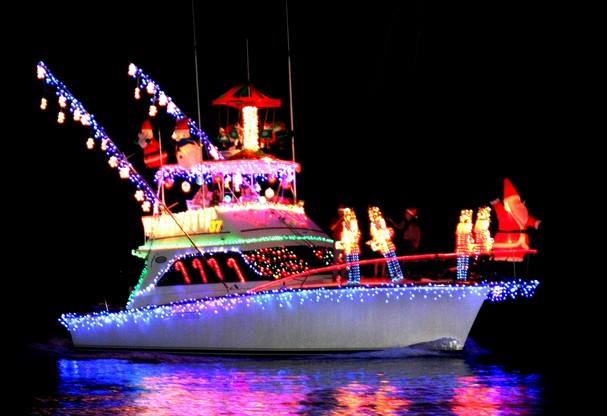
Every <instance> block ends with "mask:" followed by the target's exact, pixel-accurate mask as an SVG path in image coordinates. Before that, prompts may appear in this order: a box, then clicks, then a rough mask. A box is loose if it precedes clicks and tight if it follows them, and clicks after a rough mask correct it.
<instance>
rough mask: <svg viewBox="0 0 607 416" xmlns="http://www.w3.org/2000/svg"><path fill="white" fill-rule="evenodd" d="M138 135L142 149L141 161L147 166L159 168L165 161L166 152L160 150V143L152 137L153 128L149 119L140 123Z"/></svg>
mask: <svg viewBox="0 0 607 416" xmlns="http://www.w3.org/2000/svg"><path fill="white" fill-rule="evenodd" d="M138 137H139V141H138V143H139V146H141V148H142V149H143V162H144V163H145V165H146V166H147V167H148V168H151V169H155V168H159V167H160V166H161V165H163V164H165V163H166V161H167V157H168V154H167V152H165V151H163V152H160V143H158V140H156V139H155V138H154V130H153V129H152V123H150V121H149V120H145V121H144V122H143V123H142V124H141V131H140V132H139V134H138Z"/></svg>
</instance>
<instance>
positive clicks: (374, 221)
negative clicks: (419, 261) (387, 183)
mask: <svg viewBox="0 0 607 416" xmlns="http://www.w3.org/2000/svg"><path fill="white" fill-rule="evenodd" d="M369 222H370V231H371V240H370V241H368V242H367V244H369V245H370V246H371V249H372V250H373V251H379V252H380V253H381V254H382V255H383V256H384V257H385V258H386V260H387V261H386V263H387V264H388V274H389V275H390V278H391V279H392V281H393V282H396V281H398V280H400V279H402V278H403V272H402V269H401V268H400V264H399V263H398V260H395V258H396V253H395V251H394V250H395V248H394V244H393V243H392V237H391V235H390V230H389V229H388V227H387V226H386V220H384V217H383V215H382V214H381V211H380V210H379V208H378V207H369Z"/></svg>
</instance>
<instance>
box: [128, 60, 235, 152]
mask: <svg viewBox="0 0 607 416" xmlns="http://www.w3.org/2000/svg"><path fill="white" fill-rule="evenodd" d="M128 74H129V76H131V77H132V78H135V79H136V80H137V87H136V88H135V98H137V99H139V97H140V92H139V91H140V89H141V88H145V89H146V91H147V92H148V94H150V95H152V97H151V98H150V101H151V104H156V103H157V104H158V105H159V106H161V107H164V106H166V108H167V113H168V114H170V115H171V116H172V117H173V118H174V119H175V120H181V119H183V118H186V117H187V116H186V115H185V114H184V113H183V111H181V109H180V108H179V107H177V105H176V104H175V103H174V102H173V99H172V98H171V97H169V96H168V95H167V94H166V93H165V92H164V91H162V90H161V89H160V86H159V85H158V83H157V82H155V81H154V80H153V79H152V78H150V77H149V76H148V75H147V74H146V73H145V72H143V70H142V69H141V68H138V67H137V66H136V65H135V64H132V63H131V64H129V70H128ZM188 124H189V127H190V131H191V132H192V134H193V135H194V136H196V137H197V138H199V139H200V141H201V142H202V144H204V146H205V148H206V149H207V151H208V153H209V155H210V156H211V157H212V158H213V159H215V160H223V159H224V157H223V155H222V154H221V152H219V151H218V150H217V148H216V147H215V146H214V145H213V144H212V143H211V141H210V140H209V137H208V136H207V134H206V133H205V132H204V131H202V130H201V129H200V127H198V126H197V125H196V123H195V122H194V121H193V120H191V119H190V120H189V123H188Z"/></svg>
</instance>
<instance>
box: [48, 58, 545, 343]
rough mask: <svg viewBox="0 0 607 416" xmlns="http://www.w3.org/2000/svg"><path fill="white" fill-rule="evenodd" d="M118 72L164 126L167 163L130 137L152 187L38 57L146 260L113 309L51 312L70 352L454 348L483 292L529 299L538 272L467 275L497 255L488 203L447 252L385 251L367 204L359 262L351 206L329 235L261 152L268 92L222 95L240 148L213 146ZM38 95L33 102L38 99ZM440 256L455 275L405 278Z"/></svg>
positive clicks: (154, 91) (144, 85)
mask: <svg viewBox="0 0 607 416" xmlns="http://www.w3.org/2000/svg"><path fill="white" fill-rule="evenodd" d="M128 73H129V75H130V76H131V77H133V78H134V79H135V80H136V87H135V97H136V98H137V97H140V96H141V95H143V94H147V95H148V98H150V102H151V104H150V111H149V114H150V116H154V115H155V114H156V113H157V112H158V111H166V113H167V114H168V115H170V116H172V117H173V118H174V119H175V121H176V128H175V132H174V134H173V137H172V140H174V141H175V146H176V148H177V154H176V158H175V160H176V163H172V164H170V163H169V164H165V162H166V161H167V158H166V155H165V153H164V152H166V150H165V151H163V150H162V144H161V143H158V144H156V143H155V142H154V141H155V140H156V139H155V138H154V137H153V136H154V135H153V134H152V135H151V136H150V134H149V132H147V133H146V132H144V130H149V124H145V129H142V133H140V139H141V140H142V143H141V144H142V147H144V150H145V148H146V147H147V146H148V145H149V146H152V147H151V149H153V151H154V152H156V151H157V152H158V157H147V158H146V159H145V160H146V163H147V162H149V164H150V165H153V166H156V167H157V171H156V173H155V176H154V178H155V182H156V184H157V187H156V189H154V187H153V186H151V185H149V183H148V182H147V181H146V180H145V179H144V178H143V176H142V175H140V174H139V173H138V171H137V169H135V167H134V166H133V165H132V164H131V162H130V161H129V160H128V158H127V157H126V156H125V155H124V154H123V153H122V152H120V150H119V149H118V147H117V146H116V144H115V143H114V142H113V141H112V140H111V138H110V137H109V136H108V135H107V134H106V132H105V130H104V129H103V127H102V126H101V124H100V123H99V122H98V121H97V120H96V119H95V117H94V116H93V115H92V114H90V113H89V112H88V111H87V110H86V109H85V107H84V106H83V104H82V103H81V102H80V101H79V100H78V99H77V98H76V97H74V96H73V95H72V94H71V92H70V91H69V90H68V88H67V87H66V86H65V84H63V83H62V82H61V81H60V80H59V79H58V78H56V77H55V75H54V74H53V73H52V72H51V71H50V69H49V68H48V67H47V65H46V64H44V63H43V62H40V63H39V64H38V66H37V74H38V78H39V79H41V80H42V81H43V82H44V83H45V85H46V87H47V89H52V90H54V91H55V95H56V96H57V97H58V106H59V115H58V118H57V121H58V122H59V123H60V124H63V123H64V122H65V120H66V119H67V117H68V116H71V118H73V119H74V120H75V122H79V123H81V124H82V125H83V126H85V127H87V128H89V129H90V135H89V136H88V139H87V141H86V143H87V147H88V148H89V149H92V150H94V149H99V150H101V151H102V152H104V153H105V155H106V156H107V159H108V164H109V165H110V167H112V168H114V169H116V170H117V171H118V173H119V175H120V177H121V178H123V179H125V180H128V181H129V182H131V183H132V184H133V185H134V186H135V187H136V192H135V194H134V195H135V198H136V199H137V200H138V201H139V202H140V203H141V207H142V210H143V213H144V215H143V217H142V222H143V228H144V234H145V241H144V242H143V244H142V245H141V246H140V247H138V248H136V249H135V250H133V255H134V256H137V257H139V258H141V259H142V260H143V262H144V266H143V270H142V272H141V275H140V278H139V281H138V283H137V285H136V286H135V287H134V289H133V291H132V293H131V295H130V296H129V299H128V301H127V303H126V306H125V307H124V309H121V310H118V311H102V312H96V313H89V314H74V313H66V314H64V315H62V316H61V317H60V322H61V324H63V325H64V326H65V328H66V329H67V330H68V331H69V333H70V334H71V338H72V342H73V345H74V346H75V347H77V348H96V349H98V348H100V349H129V350H130V349H137V350H139V349H145V350H165V351H182V352H183V351H187V352H196V353H219V354H315V353H332V352H356V351H384V350H394V349H399V348H404V347H410V346H418V345H425V346H429V347H431V348H433V349H439V350H461V349H462V348H463V346H464V344H465V342H466V339H467V337H468V334H469V332H470V329H471V327H472V325H473V323H474V321H475V319H476V316H477V314H478V313H479V310H480V308H481V306H482V305H483V303H484V302H485V301H487V300H489V301H499V300H504V299H511V298H515V297H517V296H525V297H530V296H532V295H533V293H534V291H535V288H536V287H537V284H538V282H537V281H525V280H510V281H483V280H473V279H467V276H468V267H469V261H470V259H471V258H479V257H482V256H494V255H496V254H499V253H496V252H495V250H493V248H492V246H491V241H492V239H491V237H490V235H489V234H488V218H487V211H482V212H481V211H479V215H478V217H477V222H476V224H475V225H474V228H473V226H472V213H471V212H468V211H462V217H461V218H460V224H459V225H458V229H457V247H456V251H455V252H453V253H444V254H425V255H417V256H404V257H403V256H401V257H397V256H396V254H395V248H394V245H393V244H392V242H391V237H390V233H389V232H388V228H387V226H386V223H385V221H384V219H383V216H382V215H381V211H380V210H379V208H377V207H373V208H372V209H370V211H369V218H370V220H371V221H370V223H371V234H372V239H371V240H370V241H369V245H370V246H371V248H372V249H373V250H374V251H378V252H379V253H380V254H381V255H382V258H380V259H374V260H360V259H359V253H360V238H361V231H360V230H359V229H358V223H357V219H356V215H355V212H354V210H352V209H349V208H348V209H346V210H345V211H344V225H343V233H342V237H341V240H340V241H334V240H333V239H332V238H331V237H330V236H329V235H327V234H326V233H325V232H324V231H323V230H322V229H321V228H320V227H319V226H318V225H317V224H316V223H314V221H312V220H311V219H310V218H309V217H308V216H307V215H306V212H305V208H304V204H303V202H302V201H300V200H298V199H297V192H296V175H297V174H298V173H299V172H300V170H301V166H300V165H299V164H298V163H297V162H296V161H295V160H284V159H280V158H278V157H276V156H273V155H271V154H270V152H269V151H268V150H269V149H268V147H266V148H264V149H261V148H260V143H261V141H260V139H259V130H260V129H259V127H258V117H257V111H258V109H259V108H260V107H261V108H264V107H263V106H264V105H265V106H267V107H270V108H271V107H275V106H279V105H280V101H279V100H276V99H272V98H270V97H268V96H266V95H264V94H262V93H260V92H259V91H258V90H256V89H255V88H254V87H253V86H252V85H250V84H248V83H247V84H245V85H244V86H240V87H238V88H233V89H231V90H230V91H228V93H227V94H224V96H222V97H220V98H219V99H218V100H217V102H216V103H217V104H218V105H229V106H233V107H234V108H236V109H238V110H239V111H240V112H241V114H242V120H243V126H242V132H243V133H242V136H243V137H239V138H241V139H242V148H236V149H234V148H232V149H227V150H223V151H222V150H221V149H219V148H217V146H215V144H214V143H212V141H211V140H210V139H209V138H208V136H207V135H206V133H204V132H203V131H202V130H201V129H200V128H199V126H198V125H197V124H196V122H195V121H194V120H192V119H190V118H187V117H186V116H185V114H184V113H183V112H182V111H181V110H180V109H179V107H177V105H176V104H175V102H174V101H173V99H172V98H171V97H170V96H169V95H168V94H167V93H165V92H164V91H163V90H162V89H160V86H159V84H158V83H157V82H155V81H154V80H153V79H152V78H151V77H150V76H149V75H147V74H146V73H145V72H144V71H143V70H142V69H141V68H139V67H137V66H136V65H134V64H131V65H130V66H129V71H128ZM48 104H49V103H48V100H46V98H43V101H41V108H42V107H43V109H45V110H46V109H47V106H48ZM234 131H236V134H238V130H236V129H235V130H234ZM239 141H240V140H239ZM164 147H165V149H166V148H167V146H166V145H165V146H164ZM147 156H153V155H151V153H149V154H147ZM171 190H172V191H175V190H177V191H181V192H183V195H185V200H186V204H185V209H184V210H183V211H181V212H176V211H175V210H173V209H171V208H170V206H168V205H167V203H166V201H165V196H166V194H167V193H168V192H170V191H171ZM487 209H488V208H487ZM336 247H337V248H338V249H339V251H343V252H344V253H345V257H344V260H343V261H342V262H336V253H337V252H336ZM509 250H510V252H511V253H514V254H517V255H522V254H529V253H532V252H533V250H531V249H528V248H522V249H521V248H520V247H516V248H509ZM502 254H503V253H502ZM438 259H443V260H444V259H453V260H455V259H457V268H458V273H457V279H452V280H444V279H443V280H428V279H426V280H422V281H418V282H414V281H411V280H408V279H406V278H405V277H406V276H404V275H403V270H402V269H401V264H406V262H408V261H421V260H438ZM374 262H386V263H387V266H388V270H389V273H390V276H389V278H387V279H375V280H371V279H365V278H364V277H362V278H361V276H360V267H361V266H364V265H366V264H371V263H374ZM342 271H345V272H347V278H343V279H342V275H343V273H341V272H342Z"/></svg>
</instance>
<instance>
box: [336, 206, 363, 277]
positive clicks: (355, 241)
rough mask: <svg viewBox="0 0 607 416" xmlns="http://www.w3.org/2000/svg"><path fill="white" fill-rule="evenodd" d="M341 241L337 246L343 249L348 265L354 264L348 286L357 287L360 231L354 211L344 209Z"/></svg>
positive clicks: (349, 274) (351, 266) (351, 267)
mask: <svg viewBox="0 0 607 416" xmlns="http://www.w3.org/2000/svg"><path fill="white" fill-rule="evenodd" d="M343 218H344V220H343V223H342V227H343V228H342V232H341V240H340V241H337V242H336V244H335V246H336V248H338V249H343V250H344V254H345V258H346V263H352V264H351V265H350V266H349V269H348V284H351V285H357V284H359V283H360V266H359V264H358V260H359V259H358V256H359V254H360V246H359V241H360V231H359V229H358V220H357V219H356V213H355V212H354V210H353V209H350V208H344V211H343Z"/></svg>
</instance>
